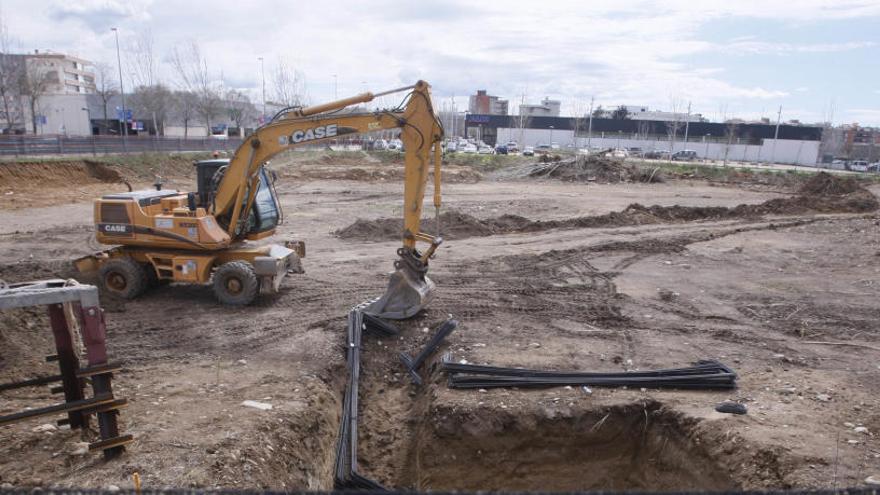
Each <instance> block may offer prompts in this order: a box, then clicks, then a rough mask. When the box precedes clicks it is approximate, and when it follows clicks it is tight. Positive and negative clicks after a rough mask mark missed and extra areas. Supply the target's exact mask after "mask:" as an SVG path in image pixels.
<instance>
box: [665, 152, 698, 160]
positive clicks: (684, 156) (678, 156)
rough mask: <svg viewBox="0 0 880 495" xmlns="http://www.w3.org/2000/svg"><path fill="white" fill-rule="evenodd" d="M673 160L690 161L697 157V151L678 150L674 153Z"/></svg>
mask: <svg viewBox="0 0 880 495" xmlns="http://www.w3.org/2000/svg"><path fill="white" fill-rule="evenodd" d="M671 159H672V161H676V162H690V161H693V160H696V159H697V152H696V151H694V150H678V151H676V152H675V153H673V154H672V157H671Z"/></svg>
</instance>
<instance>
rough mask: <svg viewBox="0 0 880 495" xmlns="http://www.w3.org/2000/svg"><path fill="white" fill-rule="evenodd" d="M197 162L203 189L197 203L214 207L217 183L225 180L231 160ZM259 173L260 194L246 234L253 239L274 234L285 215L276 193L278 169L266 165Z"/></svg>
mask: <svg viewBox="0 0 880 495" xmlns="http://www.w3.org/2000/svg"><path fill="white" fill-rule="evenodd" d="M267 164H268V162H267ZM193 165H194V166H195V167H196V182H197V185H198V188H199V189H198V193H197V195H196V198H197V206H201V207H203V208H205V209H207V210H210V209H211V206H212V205H211V203H212V201H213V197H214V193H215V192H216V190H217V185H218V184H220V181H221V180H223V175H224V174H225V172H226V168H227V167H228V166H229V159H228V158H219V159H213V160H200V161H197V162H195V163H193ZM257 174H258V177H259V179H258V183H257V193H256V195H255V197H254V202H253V205H252V206H251V208H250V210H249V211H248V216H247V220H246V221H245V223H244V231H245V232H244V234H245V236H247V237H248V238H251V239H254V238H256V239H259V238H262V237H265V236H266V235H270V234H271V233H273V232H274V231H275V227H277V226H278V224H279V223H281V218H282V216H281V206H280V205H279V203H278V196H277V195H276V194H275V174H274V172H272V171H271V170H269V169H268V167H267V166H266V164H264V165H262V166H261V167H260V169H259V171H258V172H257ZM245 196H247V195H245Z"/></svg>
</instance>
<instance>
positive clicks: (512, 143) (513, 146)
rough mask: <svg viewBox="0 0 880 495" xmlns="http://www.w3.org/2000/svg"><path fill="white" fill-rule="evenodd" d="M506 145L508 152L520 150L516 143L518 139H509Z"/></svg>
mask: <svg viewBox="0 0 880 495" xmlns="http://www.w3.org/2000/svg"><path fill="white" fill-rule="evenodd" d="M504 147H505V148H507V152H508V153H516V152H517V151H519V145H518V144H516V141H508V142H507V144H505V145H504Z"/></svg>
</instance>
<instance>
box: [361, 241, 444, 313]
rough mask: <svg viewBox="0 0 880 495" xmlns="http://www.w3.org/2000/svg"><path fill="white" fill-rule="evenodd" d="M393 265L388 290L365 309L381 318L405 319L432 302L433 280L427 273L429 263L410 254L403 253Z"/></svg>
mask: <svg viewBox="0 0 880 495" xmlns="http://www.w3.org/2000/svg"><path fill="white" fill-rule="evenodd" d="M394 267H395V268H396V270H395V271H393V272H391V277H390V279H389V280H388V288H387V289H385V293H384V294H383V295H382V297H380V298H379V299H377V300H376V301H375V302H373V303H372V304H370V305H369V306H367V308H366V309H365V310H364V311H365V312H366V313H369V314H371V315H373V316H378V317H379V318H387V319H390V320H404V319H406V318H409V317H411V316H414V315H415V314H417V313H418V312H419V311H421V310H422V308H424V307H425V306H426V305H427V304H428V303H429V302H431V299H432V298H433V297H434V282H432V281H431V279H429V278H428V276H427V273H428V266H427V265H425V264H422V263H421V262H420V261H419V260H418V259H417V258H414V257H412V256H410V255H407V254H401V259H400V260H397V261H395V262H394Z"/></svg>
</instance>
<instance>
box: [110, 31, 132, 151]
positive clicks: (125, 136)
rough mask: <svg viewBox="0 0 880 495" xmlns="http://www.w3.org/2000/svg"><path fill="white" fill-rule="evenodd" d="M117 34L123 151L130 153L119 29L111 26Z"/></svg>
mask: <svg viewBox="0 0 880 495" xmlns="http://www.w3.org/2000/svg"><path fill="white" fill-rule="evenodd" d="M110 30H111V31H113V33H114V34H115V35H116V63H117V64H118V65H119V95H120V96H122V151H124V152H126V153H128V122H126V118H125V117H126V114H125V88H123V87H122V56H121V55H119V30H118V29H116V28H110Z"/></svg>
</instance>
